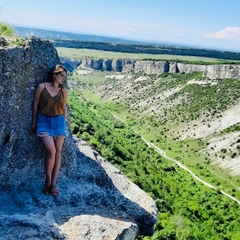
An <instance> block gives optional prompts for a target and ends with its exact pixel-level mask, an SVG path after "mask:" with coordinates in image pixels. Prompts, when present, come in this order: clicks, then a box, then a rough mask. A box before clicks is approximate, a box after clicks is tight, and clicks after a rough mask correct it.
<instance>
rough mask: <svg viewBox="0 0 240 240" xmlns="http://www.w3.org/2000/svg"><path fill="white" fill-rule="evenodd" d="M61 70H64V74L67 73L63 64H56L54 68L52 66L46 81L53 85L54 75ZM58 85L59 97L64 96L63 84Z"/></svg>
mask: <svg viewBox="0 0 240 240" xmlns="http://www.w3.org/2000/svg"><path fill="white" fill-rule="evenodd" d="M62 72H66V74H67V69H66V68H65V67H64V66H63V65H61V64H57V65H56V66H55V67H54V68H52V69H51V70H50V71H49V73H48V82H50V83H51V84H52V85H53V84H54V75H56V74H60V73H62ZM59 86H60V88H61V97H64V94H63V88H64V85H63V84H61V85H59Z"/></svg>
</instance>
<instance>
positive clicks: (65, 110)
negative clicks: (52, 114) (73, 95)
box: [63, 88, 68, 120]
mask: <svg viewBox="0 0 240 240" xmlns="http://www.w3.org/2000/svg"><path fill="white" fill-rule="evenodd" d="M63 93H64V98H63V115H64V118H65V120H67V99H68V90H67V89H66V88H64V89H63Z"/></svg>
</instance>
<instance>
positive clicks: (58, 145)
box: [51, 136, 64, 187]
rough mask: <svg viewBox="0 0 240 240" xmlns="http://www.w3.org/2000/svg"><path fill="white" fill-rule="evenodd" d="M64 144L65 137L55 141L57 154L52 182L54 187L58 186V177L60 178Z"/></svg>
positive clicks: (59, 137) (57, 138)
mask: <svg viewBox="0 0 240 240" xmlns="http://www.w3.org/2000/svg"><path fill="white" fill-rule="evenodd" d="M63 142H64V136H58V137H56V138H55V139H54V144H55V149H56V154H55V163H54V167H53V171H52V180H51V186H52V187H55V186H56V182H57V177H58V173H59V169H60V166H61V158H62V147H63Z"/></svg>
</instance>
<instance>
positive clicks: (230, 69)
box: [61, 58, 240, 80]
mask: <svg viewBox="0 0 240 240" xmlns="http://www.w3.org/2000/svg"><path fill="white" fill-rule="evenodd" d="M61 61H62V62H63V63H64V64H65V63H68V65H69V66H72V69H74V68H76V66H77V64H76V62H78V66H80V67H81V68H93V69H96V70H107V71H116V72H129V71H135V72H144V73H147V74H160V73H193V72H203V78H205V79H206V78H208V79H211V80H213V79H224V78H240V65H236V64H219V65H198V64H184V63H178V62H168V61H137V60H124V59H113V60H112V59H105V60H103V59H79V60H70V59H66V58H61ZM71 62H73V63H74V64H75V65H74V66H75V67H74V66H73V65H72V64H71Z"/></svg>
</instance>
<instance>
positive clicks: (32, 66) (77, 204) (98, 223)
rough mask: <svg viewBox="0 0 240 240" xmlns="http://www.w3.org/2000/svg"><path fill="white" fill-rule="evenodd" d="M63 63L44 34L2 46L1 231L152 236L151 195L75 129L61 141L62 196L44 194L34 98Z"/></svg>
mask: <svg viewBox="0 0 240 240" xmlns="http://www.w3.org/2000/svg"><path fill="white" fill-rule="evenodd" d="M59 62H60V59H59V57H58V55H57V52H56V50H55V48H54V47H53V46H52V44H51V43H50V42H48V41H43V40H41V39H38V38H31V39H28V40H27V41H26V43H25V46H21V47H20V46H19V47H9V48H1V49H0V67H1V71H0V93H1V95H0V96H1V101H0V151H1V155H0V182H1V185H0V202H1V208H0V232H1V237H2V238H4V239H28V238H29V239H77V238H78V239H95V240H97V239H106V238H107V239H134V238H135V237H136V235H137V234H138V233H141V234H146V235H148V234H152V230H153V225H154V223H155V221H156V215H157V210H156V206H155V204H154V202H153V200H152V199H151V198H150V197H149V196H148V195H147V194H146V193H144V192H143V191H142V190H141V189H139V188H138V187H137V186H136V185H134V184H132V183H131V182H130V181H128V179H127V178H126V177H125V176H124V175H123V174H122V173H121V172H120V171H119V170H118V169H116V168H114V167H113V166H112V165H111V164H109V163H108V162H106V161H105V160H104V159H102V158H101V156H99V154H98V153H97V152H96V151H94V150H93V149H92V148H91V147H89V146H88V144H87V143H85V142H83V141H81V140H79V139H74V138H73V136H72V135H71V133H69V135H68V137H66V139H65V143H64V147H63V158H62V168H61V172H60V175H59V181H58V185H59V188H60V195H59V196H58V197H56V198H54V197H52V196H45V195H43V194H42V186H43V181H44V153H43V148H42V146H41V145H40V143H39V141H38V139H37V137H36V136H35V135H34V134H32V133H31V132H30V126H31V117H32V116H31V115H32V101H33V95H34V91H35V88H36V86H37V84H38V83H40V82H43V81H45V79H46V77H47V75H46V73H47V72H48V70H49V69H50V68H52V67H53V66H54V65H55V64H57V63H59ZM75 64H76V65H77V63H75ZM98 64H99V62H96V63H95V64H93V66H95V67H97V66H98ZM100 65H101V64H100ZM102 66H106V68H107V67H108V66H109V65H108V64H107V63H102Z"/></svg>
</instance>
